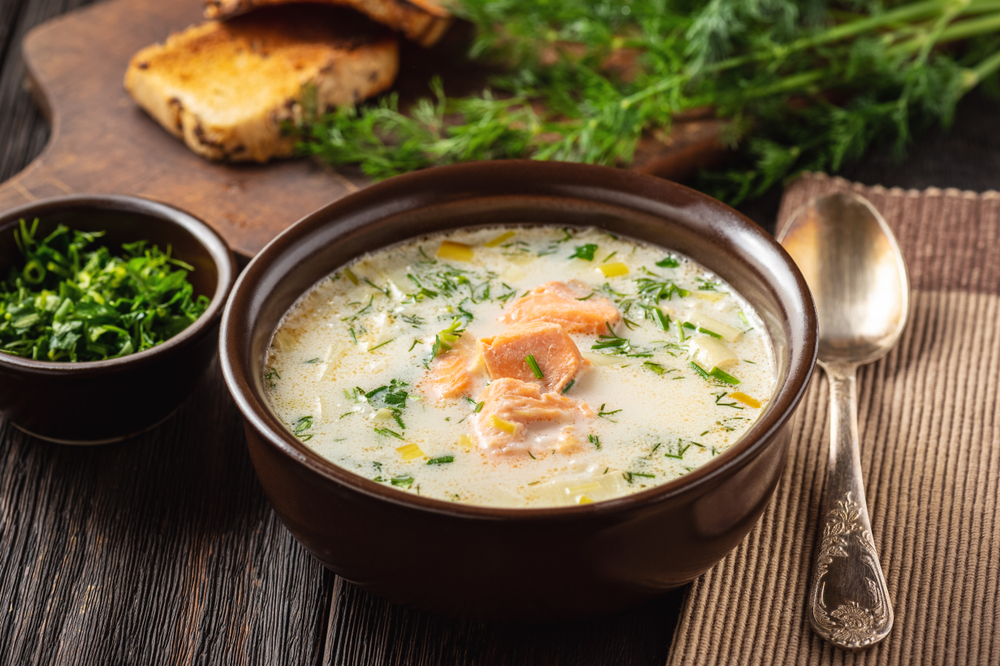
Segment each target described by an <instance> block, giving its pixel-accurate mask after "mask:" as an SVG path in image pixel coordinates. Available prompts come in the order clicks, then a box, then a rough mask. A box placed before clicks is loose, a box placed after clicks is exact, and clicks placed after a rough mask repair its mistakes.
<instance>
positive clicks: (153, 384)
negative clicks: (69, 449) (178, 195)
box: [0, 195, 237, 444]
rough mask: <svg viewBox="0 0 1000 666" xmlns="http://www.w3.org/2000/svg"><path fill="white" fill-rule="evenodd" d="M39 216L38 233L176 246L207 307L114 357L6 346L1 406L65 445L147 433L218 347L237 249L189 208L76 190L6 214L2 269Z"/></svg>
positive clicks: (0, 367)
mask: <svg viewBox="0 0 1000 666" xmlns="http://www.w3.org/2000/svg"><path fill="white" fill-rule="evenodd" d="M22 218H23V219H24V220H25V221H27V222H31V221H32V220H34V219H35V218H38V220H39V225H38V229H39V231H38V234H39V235H44V234H46V233H48V232H50V231H52V230H53V229H55V227H56V226H57V225H59V224H60V223H62V224H65V225H66V226H67V227H70V228H71V229H80V230H82V231H106V232H107V233H106V235H105V236H103V237H102V238H101V240H100V241H99V242H100V243H102V244H104V245H107V246H109V247H110V248H112V251H114V250H115V249H117V248H118V247H119V246H120V245H121V244H122V243H131V242H134V241H138V240H148V241H150V242H152V243H154V244H155V245H157V246H159V247H160V248H163V249H166V247H167V246H168V245H169V246H171V248H172V256H174V257H176V258H178V259H181V260H183V261H185V262H187V263H189V264H191V265H192V266H194V268H195V270H194V271H192V272H191V273H190V275H189V276H188V279H189V280H190V281H191V283H192V284H193V285H194V292H195V294H196V295H198V294H205V295H206V296H208V297H209V298H210V299H211V303H210V304H209V306H208V309H207V310H206V311H205V312H204V313H203V314H202V315H201V316H200V317H199V318H198V319H197V320H196V321H195V322H194V323H193V324H191V325H190V326H189V327H187V328H186V329H184V330H183V331H182V332H180V333H179V334H177V335H176V336H174V337H173V338H171V339H169V340H167V341H165V342H163V343H161V344H159V345H157V346H156V347H153V348H152V349H147V350H145V351H141V352H138V353H135V354H131V355H129V356H122V357H120V358H113V359H109V360H106V361H89V362H79V363H72V362H49V361H34V360H31V359H26V358H20V357H18V356H13V355H11V354H5V353H0V413H2V414H3V416H4V417H6V418H8V419H10V420H11V421H12V422H13V423H14V425H16V426H17V427H18V428H20V429H21V430H24V431H25V432H27V433H29V434H32V435H34V436H36V437H40V438H41V439H46V440H49V441H53V442H58V443H63V444H103V443H108V442H113V441H117V440H120V439H124V438H126V437H130V436H132V435H135V434H138V433H139V432H142V431H144V430H147V429H149V428H151V427H153V426H155V425H157V424H158V423H160V422H161V421H163V420H164V419H166V418H167V417H168V416H170V414H172V413H173V411H174V410H175V409H176V408H177V406H178V405H179V404H180V403H181V401H182V400H184V398H185V397H187V396H188V395H189V394H190V392H191V390H192V389H193V388H194V386H195V384H197V382H198V380H199V379H200V378H201V376H202V374H203V373H204V371H205V370H206V369H207V368H208V367H209V365H210V363H211V362H212V360H213V358H214V356H215V351H216V344H217V343H216V340H217V337H216V335H217V331H218V326H219V319H220V318H221V316H222V310H223V307H224V305H225V302H226V298H227V297H228V295H229V291H230V289H232V285H233V282H234V281H235V279H236V272H237V271H236V263H235V261H234V260H233V254H232V252H231V251H230V250H229V247H228V246H227V245H226V242H225V241H224V240H222V237H220V236H219V235H218V234H217V233H215V231H213V230H212V229H211V227H209V226H208V225H207V224H205V223H204V222H202V221H201V220H198V219H197V218H195V217H192V216H191V215H189V214H187V213H185V212H183V211H181V210H178V209H176V208H172V207H170V206H166V205H164V204H160V203H156V202H153V201H149V200H146V199H139V198H136V197H126V196H112V195H74V196H67V197H58V198H54V199H46V200H43V201H38V202H35V203H31V204H28V205H26V206H21V207H20V208H15V209H13V210H9V211H7V212H5V213H3V214H2V215H0V271H3V272H4V275H6V271H7V270H8V267H9V266H11V265H12V264H14V263H15V262H17V261H20V260H21V255H20V253H19V251H18V248H17V246H16V244H15V242H14V230H15V229H17V228H18V221H19V220H20V219H22Z"/></svg>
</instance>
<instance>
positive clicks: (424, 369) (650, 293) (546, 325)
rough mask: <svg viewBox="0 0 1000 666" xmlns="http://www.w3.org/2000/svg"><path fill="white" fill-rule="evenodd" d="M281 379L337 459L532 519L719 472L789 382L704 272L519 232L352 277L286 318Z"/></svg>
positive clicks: (271, 357)
mask: <svg viewBox="0 0 1000 666" xmlns="http://www.w3.org/2000/svg"><path fill="white" fill-rule="evenodd" d="M736 287H738V285H736ZM265 380H266V385H267V387H268V391H269V397H270V399H271V403H272V406H273V408H274V410H275V412H276V413H277V414H278V416H279V417H280V418H281V420H282V421H283V422H284V423H286V424H287V425H288V428H289V429H290V430H291V432H292V433H293V434H294V435H295V436H296V437H299V438H300V439H301V440H302V441H303V442H305V443H306V445H307V446H310V447H312V448H313V449H314V450H315V451H316V452H317V453H319V454H320V455H322V456H324V457H325V458H327V459H328V460H330V461H331V462H333V463H335V464H336V465H339V466H341V467H343V468H345V469H347V470H350V471H351V472H354V473H355V474H359V475H361V476H364V477H367V478H369V479H372V480H373V481H376V482H379V483H384V484H386V486H388V487H391V488H395V489H398V490H399V491H400V492H409V493H418V494H420V495H423V496H427V497H434V498H438V499H442V500H450V501H456V502H467V503H471V504H481V505H494V506H509V507H530V506H562V505H573V504H586V503H589V502H595V501H600V500H604V499H609V498H612V497H618V496H621V495H625V494H628V493H633V492H637V491H640V490H643V489H645V488H650V487H652V486H655V485H657V484H661V483H664V482H666V481H669V480H671V479H675V478H677V477H678V476H681V475H682V474H685V473H686V472H689V471H691V470H693V469H695V468H696V467H698V466H699V465H702V464H704V463H706V462H708V461H709V460H711V459H712V458H713V457H715V456H717V455H719V454H720V453H721V452H723V451H725V450H726V449H727V448H729V447H730V446H732V445H733V443H735V442H736V441H737V440H738V439H739V438H740V436H741V435H742V434H743V433H744V432H745V431H746V430H747V429H748V428H749V427H750V425H751V424H752V423H753V422H754V421H755V420H756V418H757V416H758V415H759V414H760V413H761V412H762V411H763V410H764V409H765V408H766V406H767V403H768V402H769V400H770V398H771V394H772V391H773V389H774V383H775V373H774V361H773V356H772V351H771V346H770V342H769V340H768V338H767V335H766V332H765V330H764V326H763V324H762V323H761V321H760V320H759V318H758V317H757V315H756V314H755V313H754V312H753V310H752V309H751V308H750V306H749V305H748V303H747V302H746V301H745V300H744V299H743V298H742V297H741V296H740V295H739V294H738V293H737V292H736V290H735V289H734V288H733V286H730V285H729V284H726V283H725V282H723V281H722V280H720V279H719V278H718V277H717V276H716V275H714V274H712V273H710V272H709V271H707V270H706V269H705V268H703V267H702V266H700V265H698V264H697V263H695V262H694V261H692V260H690V259H688V258H686V257H683V256H681V255H679V254H677V253H674V252H671V251H670V250H667V249H664V248H660V247H655V246H652V245H649V244H645V243H640V242H637V241H634V240H630V239H627V238H622V237H617V236H614V235H612V234H609V233H606V232H603V231H601V230H599V229H560V228H553V227H532V228H529V227H511V228H489V229H473V230H459V231H455V232H451V233H447V234H441V235H435V236H430V237H424V238H420V239H417V240H413V241H408V242H404V243H401V244H399V245H395V246H392V247H389V248H386V249H384V250H380V251H378V252H375V253H373V254H369V255H366V256H364V257H361V258H360V259H358V260H357V261H355V262H353V263H351V264H350V265H349V266H345V267H342V268H340V269H339V270H337V271H336V272H334V273H333V274H331V275H330V276H329V277H328V278H326V279H324V280H323V281H321V282H320V283H319V284H317V285H316V286H315V287H314V288H313V289H312V290H310V291H309V292H308V293H307V294H305V295H304V296H303V297H302V298H301V299H299V301H298V302H297V303H295V305H294V306H292V308H290V310H289V311H288V313H287V314H286V315H285V317H284V319H283V320H282V322H281V324H280V325H279V327H278V329H277V331H276V332H275V334H274V337H273V340H272V342H271V346H270V348H269V351H268V355H267V360H266V366H265Z"/></svg>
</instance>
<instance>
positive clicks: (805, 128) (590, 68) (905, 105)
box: [292, 0, 1000, 203]
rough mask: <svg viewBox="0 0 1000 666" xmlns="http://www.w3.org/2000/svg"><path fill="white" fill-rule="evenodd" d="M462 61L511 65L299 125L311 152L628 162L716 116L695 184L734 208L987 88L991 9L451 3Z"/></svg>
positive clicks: (334, 160)
mask: <svg viewBox="0 0 1000 666" xmlns="http://www.w3.org/2000/svg"><path fill="white" fill-rule="evenodd" d="M457 11H458V13H459V15H460V16H462V17H463V18H465V19H466V20H469V21H471V22H472V23H473V24H475V26H476V27H477V37H476V38H475V41H474V42H473V44H472V46H471V49H470V57H471V58H473V59H478V60H481V61H483V62H488V63H490V64H491V66H494V67H496V66H500V67H501V68H502V70H503V73H502V74H501V75H499V76H496V77H494V78H493V79H492V80H491V85H490V87H489V88H487V89H484V90H483V91H481V92H480V93H479V94H476V95H471V96H464V97H448V96H446V94H445V92H446V91H444V90H443V88H442V85H441V83H440V82H439V81H437V80H435V81H434V82H432V90H433V97H432V98H429V99H424V100H420V101H418V102H417V103H416V104H414V105H413V106H412V107H410V108H408V109H405V110H401V109H400V108H399V103H398V100H397V98H396V97H395V96H393V95H390V96H388V97H386V98H383V100H382V101H380V102H378V103H376V104H366V105H362V106H359V107H357V108H351V109H341V110H338V111H335V112H333V113H331V114H326V115H322V114H318V113H307V114H306V118H305V121H304V122H302V123H299V124H298V125H297V126H295V127H293V128H292V132H293V133H294V134H296V135H297V136H298V138H299V139H300V142H299V149H300V152H301V153H303V154H308V155H315V156H317V157H319V158H320V159H323V160H325V161H327V162H329V163H331V164H334V165H342V164H358V165H360V166H361V168H362V169H363V170H364V172H365V173H366V174H368V175H369V176H371V177H373V178H385V177H388V176H391V175H395V174H399V173H405V172H407V171H412V170H414V169H419V168H424V167H427V166H431V165H435V164H451V163H455V162H462V161H468V160H483V159H501V158H518V157H521V158H525V157H528V158H533V159H555V160H569V161H578V162H589V163H596V164H606V165H617V166H627V165H628V164H629V163H630V162H631V161H632V158H633V155H634V152H635V149H636V145H637V144H638V142H639V140H640V138H642V137H643V135H644V134H647V133H650V132H654V131H656V132H663V133H669V130H670V127H671V124H672V122H673V119H674V117H675V116H676V115H677V114H680V113H683V112H686V111H690V110H692V109H698V108H703V107H710V108H712V109H714V111H715V113H716V114H717V115H718V116H719V117H720V118H723V119H726V120H727V121H728V125H727V126H726V128H725V129H724V131H723V134H722V137H721V138H722V139H723V140H725V141H726V142H727V143H729V144H730V145H731V146H732V147H733V148H734V149H735V157H734V158H733V160H732V161H731V162H730V163H729V165H728V166H727V168H726V169H725V170H722V171H718V172H711V173H704V174H702V175H701V177H700V179H699V181H698V186H699V187H701V188H702V189H705V190H706V191H709V192H710V193H712V194H713V195H715V196H718V197H720V198H722V199H723V200H726V201H728V202H730V203H738V202H739V201H741V200H743V199H745V198H747V197H755V196H758V195H760V194H761V193H763V192H764V191H766V190H767V189H768V188H770V187H771V186H773V185H774V184H775V183H778V182H781V181H782V180H783V179H785V178H787V177H789V176H790V175H794V174H795V173H797V172H800V171H802V170H806V169H809V170H827V171H833V172H835V171H837V170H839V169H840V168H841V167H842V166H844V165H845V164H848V163H850V162H852V161H855V160H857V159H859V158H860V157H861V156H863V155H864V154H865V153H866V151H867V150H868V149H869V148H870V147H872V146H873V145H875V144H879V143H888V144H891V145H893V146H894V147H895V148H896V150H897V151H898V152H902V151H903V149H905V146H906V145H907V144H908V143H909V142H910V141H911V139H912V136H913V134H914V133H915V132H920V131H922V130H923V129H925V128H926V127H928V126H929V125H931V124H935V123H936V124H940V125H942V126H945V127H946V126H947V125H948V124H949V123H950V122H951V118H952V117H953V115H954V109H955V105H956V104H957V102H958V100H959V99H960V98H961V96H962V95H963V94H965V93H966V92H967V91H969V90H971V89H972V88H974V87H976V86H978V85H979V84H980V83H983V82H986V84H987V85H988V86H993V87H994V88H996V87H997V84H996V80H997V70H998V69H1000V37H998V32H1000V3H998V2H997V1H996V0H967V1H964V2H953V1H951V0H923V1H921V2H911V1H908V2H888V1H887V2H886V4H885V5H882V4H873V5H870V6H866V3H863V2H859V1H847V0H845V1H843V2H838V3H831V4H830V5H827V4H826V3H824V2H823V1H822V0H800V1H794V0H701V1H698V0H624V2H623V1H622V0H614V1H611V0H578V1H577V2H572V3H563V2H546V3H539V2H537V1H536V0H461V4H460V7H459V9H458V10H457Z"/></svg>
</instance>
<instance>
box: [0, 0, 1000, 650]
mask: <svg viewBox="0 0 1000 666" xmlns="http://www.w3.org/2000/svg"><path fill="white" fill-rule="evenodd" d="M168 1H169V0H164V2H168ZM84 4H89V2H88V0H0V181H3V180H6V179H7V178H10V177H11V176H13V175H14V174H16V173H17V172H18V171H20V170H21V169H22V168H24V167H25V166H26V165H27V164H28V163H29V162H30V161H31V160H32V159H34V157H36V156H37V155H38V154H39V153H40V152H41V151H42V149H43V148H44V146H45V142H46V140H47V138H48V128H47V127H46V124H45V122H44V120H43V118H42V117H41V115H40V114H39V112H38V111H37V110H36V108H35V107H34V105H33V103H32V101H31V99H30V97H29V96H28V94H27V93H26V92H25V91H24V90H23V88H22V80H23V74H24V72H23V64H22V61H21V58H20V43H21V40H22V38H23V37H24V35H25V33H26V32H27V31H28V30H29V29H30V28H32V27H33V26H35V25H37V24H39V23H41V22H43V21H45V20H46V19H48V18H51V17H54V16H56V15H59V14H61V13H64V12H66V11H70V10H72V9H74V8H76V7H78V6H81V5H84ZM109 38H113V36H109ZM998 129H1000V104H998V103H997V102H996V101H991V100H989V99H987V98H985V97H982V96H973V97H971V98H970V99H969V100H967V101H965V102H963V104H962V106H961V108H960V111H959V115H958V118H957V121H956V126H955V128H954V130H953V131H952V132H951V134H949V135H945V134H943V133H941V132H932V133H930V134H929V135H927V136H926V137H924V138H923V139H922V140H921V141H920V142H919V143H918V144H917V145H916V146H915V147H914V149H913V151H911V155H910V159H909V160H908V161H906V162H904V163H901V164H900V163H898V162H895V161H893V159H892V158H891V156H889V155H888V154H885V153H876V154H875V155H873V156H871V157H869V158H867V159H866V160H865V161H864V162H863V163H862V164H860V165H857V166H856V167H855V168H854V169H853V170H852V171H851V172H849V173H848V174H846V175H847V176H848V177H852V178H855V179H858V180H862V181H863V182H867V183H882V184H885V185H890V186H892V185H899V186H904V187H927V186H932V185H933V186H938V187H959V188H965V189H974V190H984V189H991V188H992V189H1000V131H998ZM779 198H780V191H777V190H776V191H774V192H772V193H770V194H769V195H768V196H766V197H765V198H764V199H762V200H760V201H758V202H755V203H754V204H752V205H749V206H747V207H746V208H745V212H747V213H748V214H749V215H751V216H752V217H754V218H755V219H757V220H758V221H759V222H761V223H762V224H764V225H765V226H768V227H769V228H773V224H774V219H773V218H774V215H775V213H776V211H777V203H778V200H779ZM136 390H142V387H141V386H140V387H136ZM109 400H113V397H112V396H109ZM53 418H58V414H53ZM442 567H443V568H444V569H445V570H446V568H447V563H446V562H445V563H442ZM442 584H446V583H442ZM683 593H684V590H679V591H676V592H674V593H671V594H668V595H666V596H664V597H663V598H661V599H660V600H658V601H656V602H653V603H650V604H647V605H646V606H643V607H640V608H636V609H633V610H631V611H628V612H625V613H621V614H618V615H613V616H609V617H604V618H599V619H595V620H591V621H586V622H578V623H572V624H562V625H554V626H541V627H538V626H519V625H513V624H512V625H496V624H484V623H481V622H476V621H472V620H454V619H448V618H442V617H438V616H434V615H429V614H425V613H420V612H415V611H410V610H407V609H403V608H400V607H397V606H393V605H391V604H388V603H387V602H385V601H383V600H381V599H378V598H376V597H373V596H371V595H369V594H368V593H366V592H363V591H361V590H359V589H358V588H356V587H354V586H353V585H352V584H350V583H348V582H346V581H343V580H341V579H339V578H338V577H337V576H335V575H334V574H333V573H331V572H329V571H327V570H325V569H324V568H323V567H322V566H320V565H319V564H318V563H317V562H316V561H315V560H314V559H313V558H312V557H311V556H310V555H309V554H308V553H306V552H305V551H304V550H303V549H302V548H301V547H300V546H299V545H298V543H297V542H295V540H294V539H292V537H291V536H290V535H289V534H288V532H286V531H285V529H284V528H283V527H282V525H281V524H280V522H279V521H278V520H277V518H276V517H275V516H274V514H273V512H272V511H271V509H270V507H269V506H268V504H267V501H266V500H265V498H264V496H263V494H262V492H261V490H260V487H259V486H258V484H257V481H256V479H255V477H254V474H253V470H252V468H251V465H250V461H249V458H248V456H247V453H246V449H245V446H244V440H243V430H242V424H241V420H240V417H239V414H238V412H237V411H236V409H235V407H234V405H233V403H232V401H231V400H230V398H229V396H228V394H227V392H226V390H225V387H224V386H223V383H222V380H221V377H220V375H219V372H218V368H217V367H214V368H213V369H212V370H211V371H210V372H209V373H208V374H207V375H206V376H205V378H204V380H203V381H202V382H201V384H200V386H199V388H198V390H197V391H196V392H195V393H194V394H193V395H191V396H190V397H189V398H188V399H187V401H186V402H185V403H184V404H183V406H182V407H181V408H180V410H179V411H178V412H177V414H176V415H175V416H174V417H173V418H171V419H170V420H169V421H167V422H166V423H164V424H163V425H162V426H160V427H158V428H157V429H155V430H154V431H152V432H150V433H148V434H146V435H143V436H141V437H137V438H134V439H132V440H130V441H127V442H124V443H120V444H113V445H109V446H103V447H94V448H88V447H82V448H75V447H68V446H59V445H54V444H49V443H46V442H42V441H39V440H37V439H34V438H32V437H29V436H27V435H25V434H23V433H21V432H20V431H18V430H17V429H16V428H14V427H13V426H12V425H11V424H10V423H8V422H6V421H3V420H0V664H18V665H21V664H70V663H73V664H75V663H85V664H153V663H185V664H186V663H199V664H202V663H212V664H243V663H251V664H358V665H361V664H364V665H374V664H427V665H430V664H602V665H603V664H607V665H609V666H610V665H612V664H613V665H615V666H619V665H626V664H634V665H637V666H638V665H647V664H648V665H654V664H655V665H661V664H664V663H665V661H666V659H667V654H668V652H669V649H670V639H671V636H672V633H673V630H674V626H675V624H676V622H677V619H678V616H679V612H680V606H681V602H682V600H683ZM525 603H531V600H530V599H527V600H525Z"/></svg>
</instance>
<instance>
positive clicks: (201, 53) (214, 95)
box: [125, 5, 399, 162]
mask: <svg viewBox="0 0 1000 666" xmlns="http://www.w3.org/2000/svg"><path fill="white" fill-rule="evenodd" d="M398 69H399V50H398V44H397V41H396V38H395V37H394V36H393V35H391V34H390V33H388V32H387V31H385V30H383V29H381V28H380V27H379V26H376V25H374V24H372V23H371V22H370V21H368V20H366V19H364V18H363V17H361V16H357V15H356V14H353V13H352V12H346V11H338V10H333V9H328V8H322V7H318V6H316V7H310V6H305V5H301V6H296V7H284V8H281V10H279V11H275V10H261V11H257V12H254V13H253V14H248V15H246V16H240V17H238V18H236V19H234V20H232V21H227V22H225V23H222V22H217V21H210V22H208V23H204V24H201V25H197V26H192V27H190V28H188V29H187V30H184V31H182V32H179V33H176V34H173V35H171V36H170V37H169V38H167V40H166V42H165V43H163V44H154V45H152V46H149V47H146V48H144V49H142V50H141V51H139V52H138V53H137V54H136V55H135V56H133V58H132V60H131V62H130V63H129V66H128V70H127V72H126V74H125V89H126V90H127V91H128V93H129V94H130V95H131V96H132V98H133V99H134V100H135V101H136V102H137V103H138V104H139V106H141V107H142V108H143V109H145V110H146V111H147V112H148V113H149V114H150V115H151V116H152V117H153V118H154V119H155V120H156V121H157V122H159V123H160V124H161V125H162V126H163V127H164V128H165V129H167V131H169V132H170V133H171V134H173V135H174V136H176V137H178V138H180V139H182V140H183V141H184V143H185V144H187V146H188V147H189V148H190V149H191V150H193V151H194V152H196V153H198V154H199V155H201V156H203V157H205V158H208V159H210V160H228V161H234V162H241V161H256V162H266V161H267V160H269V159H270V158H272V157H283V156H288V155H291V154H292V151H293V142H292V140H291V139H289V138H288V137H286V136H283V135H282V124H283V123H284V122H285V121H289V120H296V119H299V118H301V116H302V112H303V108H302V105H303V99H304V95H305V94H306V93H307V92H310V93H311V91H313V90H314V91H315V99H316V103H317V105H318V107H319V108H320V109H328V108H332V107H335V106H339V105H344V104H356V103H357V102H359V101H361V100H363V99H365V98H367V97H370V96H372V95H375V94H377V93H379V92H381V91H383V90H385V89H387V88H388V87H389V86H391V85H392V82H393V80H394V79H395V77H396V73H397V71H398Z"/></svg>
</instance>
